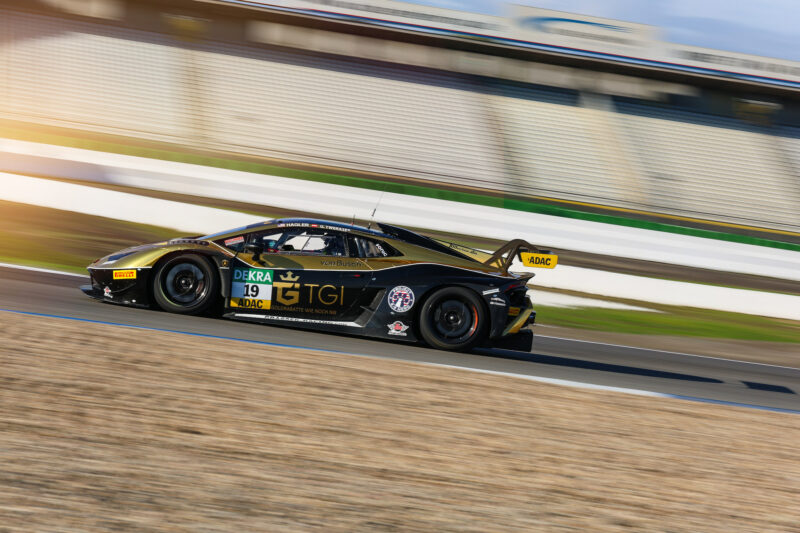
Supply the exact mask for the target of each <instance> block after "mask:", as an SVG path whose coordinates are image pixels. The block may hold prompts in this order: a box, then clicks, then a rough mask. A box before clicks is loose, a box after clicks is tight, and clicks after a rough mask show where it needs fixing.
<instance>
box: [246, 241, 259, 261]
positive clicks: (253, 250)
mask: <svg viewBox="0 0 800 533" xmlns="http://www.w3.org/2000/svg"><path fill="white" fill-rule="evenodd" d="M244 252H245V253H247V254H253V261H258V260H259V259H260V258H261V254H263V253H264V247H263V246H262V245H261V244H259V243H257V242H248V243H247V244H245V245H244Z"/></svg>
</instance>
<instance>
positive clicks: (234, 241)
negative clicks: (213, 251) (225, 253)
mask: <svg viewBox="0 0 800 533" xmlns="http://www.w3.org/2000/svg"><path fill="white" fill-rule="evenodd" d="M224 242H225V246H233V245H234V244H239V243H242V242H244V237H243V236H241V235H239V236H238V237H231V238H230V239H225V241H224Z"/></svg>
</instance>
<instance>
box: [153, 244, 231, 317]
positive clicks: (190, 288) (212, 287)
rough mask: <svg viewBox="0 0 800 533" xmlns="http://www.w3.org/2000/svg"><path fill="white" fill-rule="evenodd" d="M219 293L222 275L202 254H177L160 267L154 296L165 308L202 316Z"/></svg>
mask: <svg viewBox="0 0 800 533" xmlns="http://www.w3.org/2000/svg"><path fill="white" fill-rule="evenodd" d="M218 295H219V277H218V276H217V273H216V271H215V270H214V268H213V266H212V265H211V263H210V262H209V261H208V260H207V259H206V258H205V257H202V256H199V255H195V254H181V255H176V256H173V257H171V258H169V259H167V260H166V261H164V262H163V263H161V264H160V265H158V267H157V268H156V272H155V275H154V276H153V297H154V299H155V301H156V303H157V304H158V306H159V307H161V309H163V310H164V311H168V312H170V313H180V314H184V315H199V314H201V313H203V312H205V311H207V310H208V308H209V307H211V305H212V304H213V303H214V301H215V300H216V299H217V297H218Z"/></svg>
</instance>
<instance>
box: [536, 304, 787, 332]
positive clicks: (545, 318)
mask: <svg viewBox="0 0 800 533" xmlns="http://www.w3.org/2000/svg"><path fill="white" fill-rule="evenodd" d="M638 303H639V305H645V306H647V307H651V308H654V309H658V310H659V311H661V312H660V313H649V312H645V311H628V310H618V309H598V308H591V307H589V308H564V307H544V306H536V313H537V314H536V316H537V322H539V323H540V324H544V325H550V326H562V327H569V328H577V329H586V330H594V331H607V332H616V333H634V334H639V335H671V336H682V337H704V338H717V339H735V340H752V341H773V342H800V323H798V322H793V321H789V320H780V319H777V318H767V317H761V316H753V315H744V314H739V313H728V312H725V311H714V310H711V309H697V308H694V307H673V306H662V305H654V304H649V303H645V304H643V303H641V302H638Z"/></svg>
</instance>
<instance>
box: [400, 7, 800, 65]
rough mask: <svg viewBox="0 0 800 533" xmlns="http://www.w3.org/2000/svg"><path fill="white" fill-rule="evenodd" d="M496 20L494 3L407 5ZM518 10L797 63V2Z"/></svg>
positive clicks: (799, 34)
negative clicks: (578, 17) (657, 31)
mask: <svg viewBox="0 0 800 533" xmlns="http://www.w3.org/2000/svg"><path fill="white" fill-rule="evenodd" d="M408 1H411V2H414V3H417V4H423V5H431V6H438V7H446V8H450V9H458V10H462V11H473V12H476V13H487V14H498V15H499V14H502V12H503V11H502V10H503V8H502V5H503V4H502V2H498V1H496V0H408ZM517 1H518V3H520V4H527V5H531V6H535V7H543V8H546V9H554V10H557V11H566V12H569V13H580V14H584V15H593V16H596V17H605V18H611V19H618V20H627V21H629V22H639V23H642V24H651V25H653V26H659V27H660V28H661V29H662V35H663V37H664V40H666V41H670V42H674V43H681V44H689V45H694V46H703V47H706V48H716V49H719V50H728V51H732V52H742V53H746V54H756V55H762V56H767V57H777V58H781V59H790V60H792V61H800V28H798V26H800V0H760V1H752V0H751V1H750V2H743V1H737V0H528V1H525V0H517Z"/></svg>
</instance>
